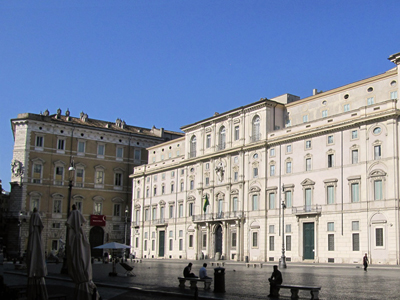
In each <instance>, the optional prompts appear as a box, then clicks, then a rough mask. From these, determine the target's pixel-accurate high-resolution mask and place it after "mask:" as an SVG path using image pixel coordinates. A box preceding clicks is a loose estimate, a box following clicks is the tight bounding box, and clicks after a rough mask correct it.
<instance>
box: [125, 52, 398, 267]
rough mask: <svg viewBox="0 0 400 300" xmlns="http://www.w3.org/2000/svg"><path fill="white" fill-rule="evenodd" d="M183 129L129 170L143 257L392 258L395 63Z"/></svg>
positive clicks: (137, 246) (136, 244) (136, 246)
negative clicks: (310, 92) (179, 135)
mask: <svg viewBox="0 0 400 300" xmlns="http://www.w3.org/2000/svg"><path fill="white" fill-rule="evenodd" d="M389 59H390V60H391V61H392V62H394V63H395V65H396V66H395V67H394V68H393V69H391V70H388V71H387V72H385V73H383V74H379V75H376V76H373V77H371V78H367V79H364V80H361V81H358V82H354V83H350V84H348V85H345V86H342V87H339V88H335V89H333V90H329V91H325V92H318V91H317V90H314V92H313V95H312V96H310V97H307V98H304V99H299V97H296V96H293V95H289V94H286V95H282V96H279V97H276V98H272V99H261V100H260V101H257V102H255V103H251V104H248V105H246V106H243V107H239V108H237V109H233V110H231V111H228V112H225V113H221V114H215V115H214V116H213V117H211V118H208V119H205V120H201V121H198V122H196V123H193V124H190V125H187V126H184V127H182V130H183V131H184V132H185V136H184V137H182V138H179V139H176V140H173V141H169V142H166V143H163V144H159V145H156V146H152V147H149V148H148V150H149V157H148V158H149V160H148V163H147V164H145V165H143V166H138V167H135V168H134V174H133V175H132V176H131V177H132V180H133V192H132V196H133V198H132V220H133V224H132V231H131V235H132V236H131V241H132V246H133V248H132V252H133V253H134V254H135V255H136V256H138V257H142V258H147V257H154V258H182V259H199V258H202V257H210V258H223V259H226V260H236V261H247V260H249V261H274V262H277V261H279V260H280V259H281V257H282V252H283V251H282V250H283V249H282V248H284V250H285V253H284V255H285V257H286V259H287V261H296V262H301V261H312V262H332V263H358V264H359V263H361V261H362V257H363V255H364V253H368V255H369V257H370V260H371V262H372V263H377V264H378V263H379V264H398V263H399V259H400V257H399V256H400V249H399V248H400V235H399V230H400V221H399V177H400V172H399V146H400V143H399V142H400V141H399V138H398V137H399V131H400V126H399V113H400V111H399V107H398V92H399V81H400V78H399V76H400V75H399V70H398V65H399V63H400V53H399V54H395V55H392V56H391V57H390V58H389Z"/></svg>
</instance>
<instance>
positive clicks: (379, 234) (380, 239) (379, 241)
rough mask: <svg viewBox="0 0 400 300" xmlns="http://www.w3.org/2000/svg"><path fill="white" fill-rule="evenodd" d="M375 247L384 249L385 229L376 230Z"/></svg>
mask: <svg viewBox="0 0 400 300" xmlns="http://www.w3.org/2000/svg"><path fill="white" fill-rule="evenodd" d="M375 246H376V247H383V228H375Z"/></svg>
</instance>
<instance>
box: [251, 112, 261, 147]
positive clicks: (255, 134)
mask: <svg viewBox="0 0 400 300" xmlns="http://www.w3.org/2000/svg"><path fill="white" fill-rule="evenodd" d="M260 138H261V137H260V117H259V116H255V117H254V118H253V123H252V136H251V141H252V142H257V141H259V140H260Z"/></svg>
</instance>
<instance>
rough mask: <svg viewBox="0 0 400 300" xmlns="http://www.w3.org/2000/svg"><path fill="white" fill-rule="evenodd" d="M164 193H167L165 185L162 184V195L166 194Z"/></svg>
mask: <svg viewBox="0 0 400 300" xmlns="http://www.w3.org/2000/svg"><path fill="white" fill-rule="evenodd" d="M164 194H165V186H164V185H162V186H161V195H164Z"/></svg>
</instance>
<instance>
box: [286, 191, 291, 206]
mask: <svg viewBox="0 0 400 300" xmlns="http://www.w3.org/2000/svg"><path fill="white" fill-rule="evenodd" d="M285 199H286V207H292V205H293V204H292V191H286V192H285Z"/></svg>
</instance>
